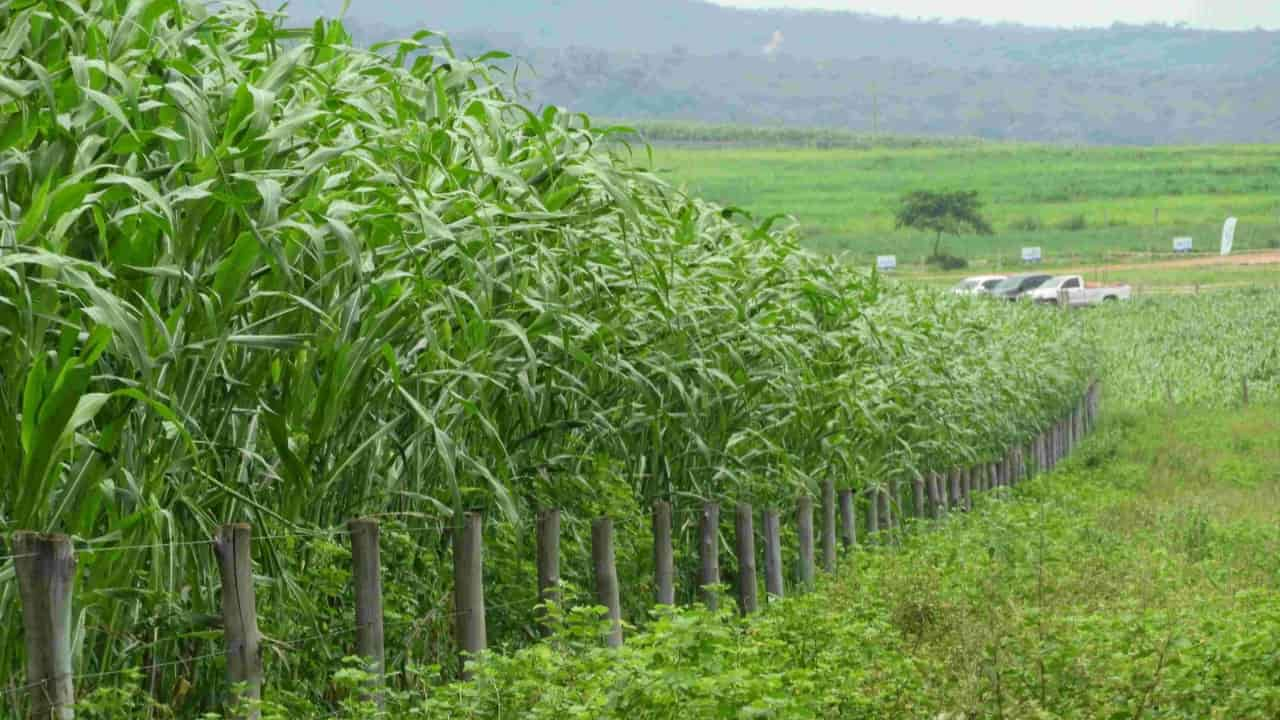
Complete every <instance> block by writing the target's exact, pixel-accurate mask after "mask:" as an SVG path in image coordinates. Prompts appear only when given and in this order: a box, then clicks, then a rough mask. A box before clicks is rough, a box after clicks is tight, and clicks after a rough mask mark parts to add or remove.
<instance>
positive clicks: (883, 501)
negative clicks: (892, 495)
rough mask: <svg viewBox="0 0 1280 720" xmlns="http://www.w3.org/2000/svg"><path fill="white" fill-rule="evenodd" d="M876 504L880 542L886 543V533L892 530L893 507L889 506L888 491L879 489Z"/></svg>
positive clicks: (887, 537)
mask: <svg viewBox="0 0 1280 720" xmlns="http://www.w3.org/2000/svg"><path fill="white" fill-rule="evenodd" d="M876 503H877V504H878V505H879V506H880V507H879V509H878V510H877V511H876V516H877V520H878V521H879V523H880V530H881V533H880V542H882V543H888V542H889V540H890V538H889V533H888V532H887V531H889V530H892V529H893V507H892V506H891V505H890V504H889V490H888V489H887V488H880V490H879V492H877V493H876Z"/></svg>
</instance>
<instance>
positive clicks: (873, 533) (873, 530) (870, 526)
mask: <svg viewBox="0 0 1280 720" xmlns="http://www.w3.org/2000/svg"><path fill="white" fill-rule="evenodd" d="M878 494H879V493H878V491H877V490H876V489H875V488H874V487H868V488H867V491H866V495H867V522H866V526H867V533H866V535H867V540H866V541H867V542H868V543H870V542H872V539H873V538H875V537H877V533H879V532H880V503H879V501H878V500H877V499H876V496H877V495H878Z"/></svg>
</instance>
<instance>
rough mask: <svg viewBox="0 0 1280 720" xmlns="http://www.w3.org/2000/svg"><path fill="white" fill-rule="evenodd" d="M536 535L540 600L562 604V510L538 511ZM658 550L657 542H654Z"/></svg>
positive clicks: (546, 628) (546, 627)
mask: <svg viewBox="0 0 1280 720" xmlns="http://www.w3.org/2000/svg"><path fill="white" fill-rule="evenodd" d="M534 532H535V535H534V545H535V547H534V554H535V556H536V557H537V562H538V601H539V602H541V603H542V604H543V605H548V604H556V605H558V604H560V511H559V510H541V511H539V512H538V520H537V527H536V528H535V531H534ZM654 548H655V552H656V548H657V543H656V542H655V543H654ZM538 619H539V620H540V621H541V625H542V633H543V634H544V635H550V634H551V626H550V625H549V624H548V623H547V622H546V610H545V609H543V610H542V611H540V612H539V618H538Z"/></svg>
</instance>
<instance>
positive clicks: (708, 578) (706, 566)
mask: <svg viewBox="0 0 1280 720" xmlns="http://www.w3.org/2000/svg"><path fill="white" fill-rule="evenodd" d="M698 536H699V538H700V540H699V543H698V557H699V558H700V559H701V561H702V567H701V573H700V574H699V575H698V586H699V587H701V588H702V602H703V603H704V604H705V605H706V606H707V609H708V610H711V611H713V612H714V611H715V610H718V609H719V608H720V598H719V596H718V595H717V593H716V590H715V587H714V586H716V585H719V584H720V505H718V504H717V503H713V502H708V503H703V505H702V519H701V522H700V524H699V527H698Z"/></svg>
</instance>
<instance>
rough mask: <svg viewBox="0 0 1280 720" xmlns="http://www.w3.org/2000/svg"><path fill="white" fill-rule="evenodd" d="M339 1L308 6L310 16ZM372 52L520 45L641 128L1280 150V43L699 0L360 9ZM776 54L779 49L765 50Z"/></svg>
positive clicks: (586, 105)
mask: <svg viewBox="0 0 1280 720" xmlns="http://www.w3.org/2000/svg"><path fill="white" fill-rule="evenodd" d="M340 9H341V4H340V3H339V2H337V0H302V1H301V2H296V3H294V4H293V5H291V12H292V13H293V14H294V16H295V17H297V18H299V19H308V18H311V17H314V16H315V15H317V14H335V13H337V12H339V11H340ZM348 18H349V19H350V20H351V25H353V26H354V28H355V31H356V33H357V35H358V36H359V37H360V38H361V39H362V40H363V41H368V42H372V41H375V40H382V39H388V38H393V37H399V36H404V35H407V34H409V33H410V32H412V31H413V30H414V29H417V28H421V27H430V28H432V29H436V30H440V31H443V32H446V33H448V34H450V35H451V36H452V37H453V38H454V39H455V41H457V42H458V43H459V44H460V45H461V46H462V47H463V48H465V49H467V50H471V51H480V50H483V49H490V48H495V47H497V48H502V49H507V50H511V51H514V52H515V53H516V54H517V56H518V57H519V58H521V59H522V60H523V61H525V62H527V63H529V64H530V65H531V66H532V67H533V70H534V72H533V73H522V74H521V77H522V78H523V86H524V87H525V89H526V90H528V91H529V92H530V94H531V95H532V96H533V99H534V100H535V101H537V102H544V103H554V104H559V105H568V106H571V107H574V108H576V109H581V110H586V111H589V112H593V113H596V114H604V115H609V116H615V117H628V118H636V119H655V120H680V121H699V122H711V123H748V124H757V125H797V126H808V127H827V128H837V129H844V130H850V131H855V132H870V133H884V132H894V133H907V134H941V135H953V136H954V135H963V136H977V137H982V138H990V139H1020V140H1037V141H1065V142H1091V143H1124V144H1149V143H1198V142H1271V141H1276V140H1280V33H1277V32H1266V31H1252V32H1230V33H1229V32H1215V31H1205V30H1193V29H1187V28H1182V27H1169V26H1162V25H1150V26H1115V27H1112V28H1108V29H1082V30H1052V29H1043V28H1030V27H1023V26H1018V25H994V26H993V25H983V24H979V23H971V22H952V23H943V22H911V21H907V20H900V19H890V18H881V17H875V16H869V15H860V14H855V13H836V12H816V11H803V12H801V11H779V10H774V11H760V10H738V9H730V8H725V7H721V6H717V5H713V4H710V3H707V2H701V1H700V0H648V1H647V2H643V3H629V2H628V3H622V2H599V1H598V0H541V1H539V0H442V1H438V2H431V3H429V4H427V3H408V2H394V1H392V0H356V1H355V2H354V3H353V4H352V8H351V9H350V10H349V11H348ZM766 48H768V50H766Z"/></svg>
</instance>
